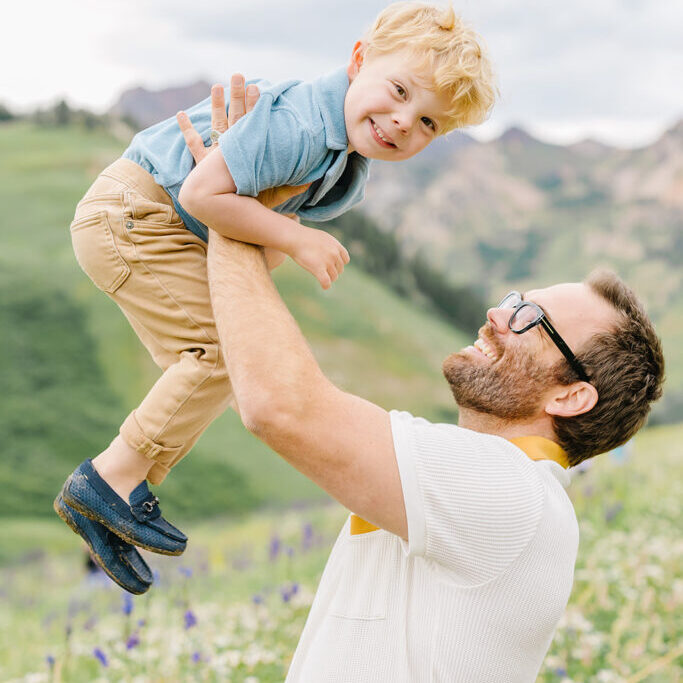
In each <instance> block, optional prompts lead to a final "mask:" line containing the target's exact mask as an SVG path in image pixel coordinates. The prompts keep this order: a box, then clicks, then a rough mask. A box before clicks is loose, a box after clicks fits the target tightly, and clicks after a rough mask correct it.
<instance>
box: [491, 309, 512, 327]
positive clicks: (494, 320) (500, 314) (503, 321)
mask: <svg viewBox="0 0 683 683" xmlns="http://www.w3.org/2000/svg"><path fill="white" fill-rule="evenodd" d="M512 313H513V311H512V309H511V308H498V307H497V306H496V307H495V308H489V310H488V311H486V319H487V320H488V321H489V323H490V324H491V327H492V328H493V330H494V331H495V332H497V333H498V334H507V333H508V332H509V331H510V328H509V327H508V323H509V322H510V316H511V315H512Z"/></svg>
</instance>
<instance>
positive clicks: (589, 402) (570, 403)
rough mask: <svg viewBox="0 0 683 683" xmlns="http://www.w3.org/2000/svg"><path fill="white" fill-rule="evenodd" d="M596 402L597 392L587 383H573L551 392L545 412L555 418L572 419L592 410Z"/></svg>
mask: <svg viewBox="0 0 683 683" xmlns="http://www.w3.org/2000/svg"><path fill="white" fill-rule="evenodd" d="M597 402H598V390H597V389H596V388H595V387H594V386H593V385H592V384H589V383H588V382H574V384H568V385H566V386H561V387H559V388H558V390H557V391H555V392H553V393H552V394H551V396H550V398H549V399H548V401H547V402H546V404H545V412H546V413H547V414H548V415H556V416H557V417H574V416H575V415H583V413H587V412H588V411H589V410H592V409H593V407H594V406H595V404H596V403H597Z"/></svg>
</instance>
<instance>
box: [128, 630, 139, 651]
mask: <svg viewBox="0 0 683 683" xmlns="http://www.w3.org/2000/svg"><path fill="white" fill-rule="evenodd" d="M139 644H140V638H139V636H138V634H137V633H133V635H132V636H130V638H128V640H127V641H126V650H132V649H133V648H134V647H137V646H138V645H139Z"/></svg>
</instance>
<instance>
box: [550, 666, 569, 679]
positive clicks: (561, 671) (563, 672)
mask: <svg viewBox="0 0 683 683" xmlns="http://www.w3.org/2000/svg"><path fill="white" fill-rule="evenodd" d="M553 673H554V674H555V675H556V676H562V678H564V677H565V676H566V675H567V669H563V668H562V667H558V668H557V669H555V671H554V672H553Z"/></svg>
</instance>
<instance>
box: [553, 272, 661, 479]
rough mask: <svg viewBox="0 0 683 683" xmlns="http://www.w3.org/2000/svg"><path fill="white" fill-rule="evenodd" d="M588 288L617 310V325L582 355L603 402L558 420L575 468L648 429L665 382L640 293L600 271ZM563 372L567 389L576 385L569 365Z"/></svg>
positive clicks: (658, 347)
mask: <svg viewBox="0 0 683 683" xmlns="http://www.w3.org/2000/svg"><path fill="white" fill-rule="evenodd" d="M585 282H586V284H587V285H588V286H589V287H590V288H591V290H592V291H593V292H595V293H596V294H598V295H599V296H601V297H602V298H603V299H605V300H606V301H607V302H608V303H609V304H610V305H611V306H612V307H613V308H614V309H615V310H616V312H617V323H616V327H615V328H614V329H613V330H611V331H609V332H601V333H599V334H596V335H595V336H594V337H593V338H592V339H591V340H590V341H588V342H587V343H586V344H585V345H584V347H583V349H581V350H580V352H579V353H577V354H576V356H577V358H578V359H579V361H580V362H581V364H582V365H583V366H584V367H585V368H586V370H587V371H588V375H589V377H590V381H591V384H592V385H593V386H594V387H595V388H596V389H597V391H598V402H597V403H596V405H595V406H594V408H593V409H592V410H590V411H588V412H587V413H584V414H582V415H577V416H574V417H555V418H554V419H553V422H554V427H555V433H556V435H557V437H558V440H559V442H560V445H561V446H562V447H563V448H564V449H565V450H566V451H567V454H568V455H569V464H570V466H572V467H573V466H574V465H577V464H578V463H580V462H581V461H583V460H586V459H587V458H591V457H593V456H594V455H598V454H599V453H605V452H606V451H609V450H612V449H613V448H616V447H617V446H620V445H621V444H623V443H625V442H626V441H628V440H629V439H630V438H631V437H632V436H633V435H634V434H635V433H636V432H637V431H638V430H639V429H640V428H641V427H642V426H643V424H645V421H646V419H647V416H648V413H649V412H650V404H651V403H652V402H653V401H656V400H657V399H658V398H659V397H660V396H661V395H662V382H663V381H664V354H663V353H662V344H661V341H660V340H659V338H658V337H657V334H656V332H655V329H654V326H653V325H652V322H651V321H650V319H649V318H648V316H647V314H646V313H645V310H644V308H643V306H642V304H641V303H640V301H639V300H638V298H637V297H636V295H635V294H634V292H633V291H632V290H631V289H630V288H629V287H628V286H627V285H626V284H625V283H624V282H623V281H622V280H621V279H620V278H619V277H617V276H616V275H615V274H614V273H612V272H610V271H604V270H600V271H595V272H593V273H591V274H590V275H589V276H588V278H587V280H586V281H585ZM560 367H561V369H560V370H559V377H558V379H559V381H560V382H561V383H562V384H571V383H572V382H575V381H576V377H575V375H574V373H573V371H572V370H571V368H569V366H568V365H567V364H566V363H563V364H562V365H561V366H560Z"/></svg>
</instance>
